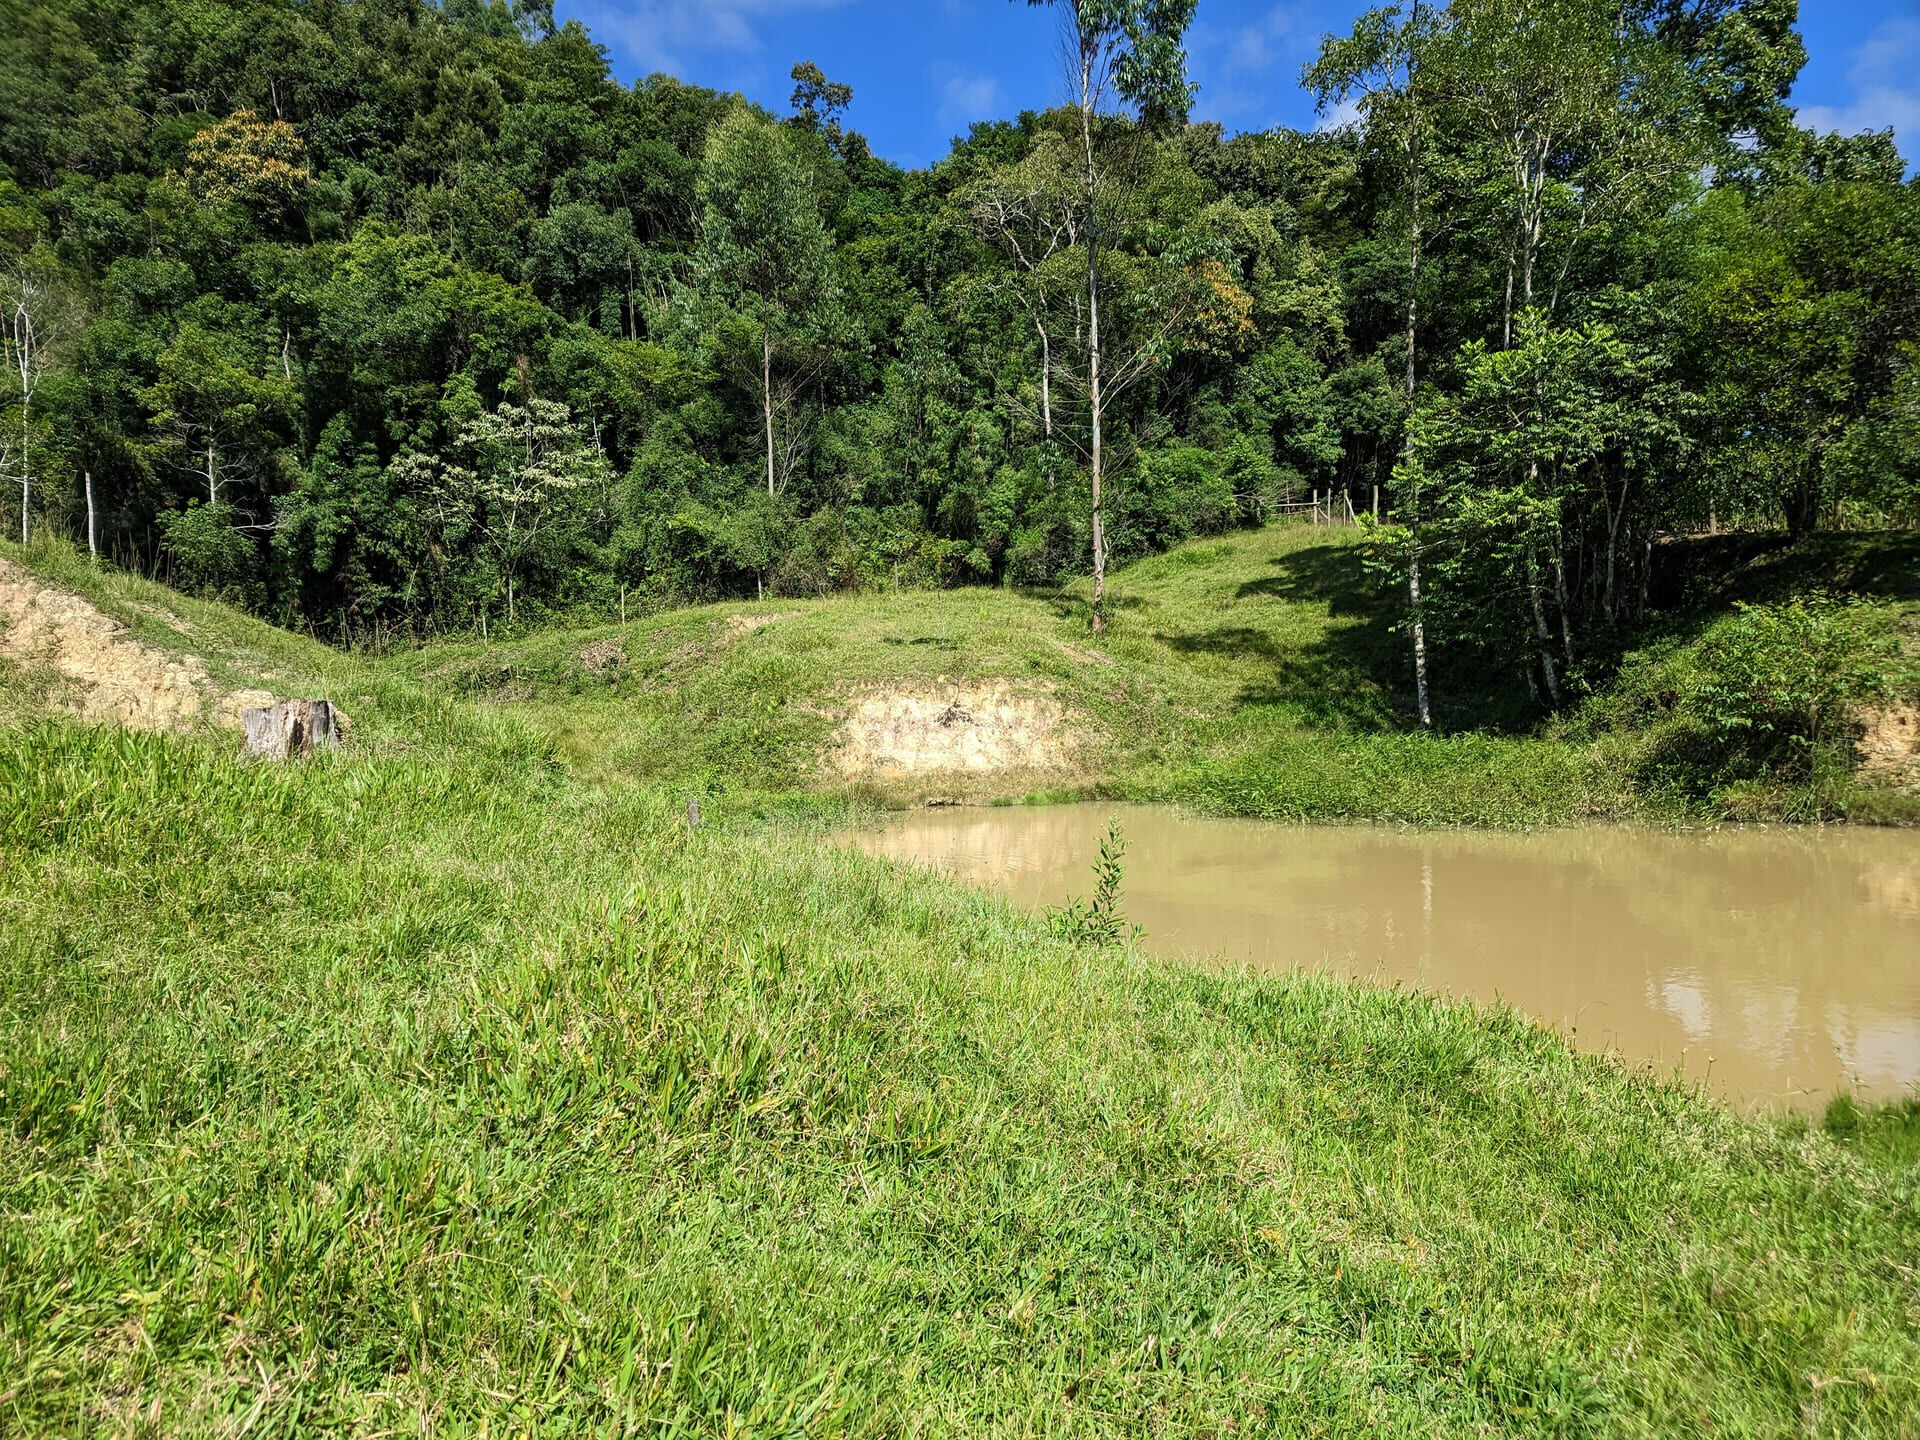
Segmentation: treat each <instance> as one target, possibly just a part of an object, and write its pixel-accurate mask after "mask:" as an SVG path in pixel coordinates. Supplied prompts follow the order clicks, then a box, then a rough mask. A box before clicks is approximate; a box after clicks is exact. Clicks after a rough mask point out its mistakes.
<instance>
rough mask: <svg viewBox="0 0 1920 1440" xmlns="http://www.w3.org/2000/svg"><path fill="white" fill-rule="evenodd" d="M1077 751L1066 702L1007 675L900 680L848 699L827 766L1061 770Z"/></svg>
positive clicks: (866, 772) (890, 775) (911, 772)
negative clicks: (956, 679) (1017, 685)
mask: <svg viewBox="0 0 1920 1440" xmlns="http://www.w3.org/2000/svg"><path fill="white" fill-rule="evenodd" d="M1079 749H1080V745H1079V740H1078V737H1077V736H1076V735H1075V734H1074V733H1073V731H1072V729H1071V727H1070V726H1069V724H1068V721H1067V715H1066V710H1065V707H1063V706H1062V705H1061V704H1060V702H1059V701H1058V700H1057V699H1055V698H1054V697H1053V696H1052V695H1051V694H1050V693H1048V692H1047V691H1045V690H1043V689H1039V688H1020V689H1016V688H1015V687H1014V686H1013V685H1011V684H1009V683H1008V682H1007V681H1004V680H982V681H974V682H971V683H964V684H942V683H938V682H936V683H933V684H925V683H912V682H909V683H899V684H892V685H888V686H886V687H884V688H875V689H871V690H866V691H862V692H859V693H857V694H855V695H853V696H852V697H850V699H849V700H848V703H847V714H846V719H845V721H844V722H843V723H842V725H841V727H840V732H839V736H838V742H837V743H836V744H835V746H834V748H833V749H832V750H831V751H830V752H829V754H828V757H827V762H828V765H829V767H830V768H831V769H832V770H833V771H834V772H836V773H837V774H839V775H841V776H842V777H844V778H846V779H850V780H901V779H908V778H913V777H918V776H926V775H956V776H959V775H992V774H999V773H1003V772H1009V771H1022V770H1026V771H1043V770H1062V769H1066V768H1067V767H1069V766H1070V765H1072V764H1073V761H1074V758H1075V756H1076V754H1077V753H1078V751H1079Z"/></svg>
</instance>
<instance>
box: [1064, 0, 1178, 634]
mask: <svg viewBox="0 0 1920 1440" xmlns="http://www.w3.org/2000/svg"><path fill="white" fill-rule="evenodd" d="M1027 3H1028V4H1029V5H1035V6H1042V5H1044V6H1048V7H1051V8H1053V9H1055V10H1057V11H1059V13H1060V15H1061V19H1062V30H1063V39H1064V41H1065V51H1066V62H1067V83H1068V87H1069V104H1070V105H1071V106H1072V107H1073V109H1074V111H1075V112H1076V118H1077V120H1078V122H1079V131H1080V165H1081V175H1080V180H1081V187H1082V189H1081V203H1082V204H1083V206H1084V207H1085V223H1084V226H1083V233H1084V235H1085V247H1086V257H1087V273H1086V300H1087V329H1086V337H1087V338H1086V375H1085V385H1086V397H1087V414H1088V426H1089V434H1088V450H1087V466H1088V472H1089V478H1090V480H1091V486H1092V531H1093V629H1094V633H1096V634H1098V633H1100V632H1101V631H1103V630H1105V629H1106V623H1107V622H1106V589H1107V536H1106V521H1105V516H1104V515H1103V513H1102V510H1101V499H1102V496H1101V489H1102V484H1103V482H1104V481H1105V478H1106V476H1105V468H1106V460H1107V454H1106V421H1107V408H1108V406H1109V405H1110V404H1111V403H1112V402H1113V400H1114V399H1115V394H1116V387H1115V385H1114V384H1113V380H1114V378H1115V377H1114V376H1112V375H1109V374H1108V373H1107V370H1106V368H1105V367H1106V361H1107V356H1106V353H1105V350H1104V349H1103V337H1102V334H1101V329H1100V326H1101V299H1102V286H1101V263H1102V259H1103V255H1102V241H1103V236H1102V233H1101V218H1102V212H1103V210H1104V209H1106V208H1108V207H1107V205H1106V199H1107V197H1106V194H1105V192H1106V191H1107V190H1108V189H1109V187H1110V185H1111V183H1112V181H1113V176H1112V174H1111V172H1110V171H1109V168H1108V167H1107V166H1106V165H1105V164H1104V163H1103V162H1104V160H1105V147H1104V146H1103V143H1102V142H1103V141H1104V140H1105V139H1106V138H1107V132H1108V130H1109V128H1110V124H1109V122H1110V118H1111V117H1110V111H1111V110H1112V109H1114V108H1120V109H1124V110H1130V111H1131V112H1132V113H1133V117H1134V118H1135V119H1137V120H1139V121H1140V122H1142V123H1144V124H1148V125H1155V124H1162V123H1166V122H1168V121H1180V120H1185V119H1186V117H1187V113H1188V112H1189V111H1190V110H1191V109H1192V108H1193V97H1194V86H1193V84H1192V83H1191V82H1190V81H1189V80H1188V79H1187V52H1186V49H1185V38H1186V33H1187V27H1188V26H1189V25H1191V24H1192V23H1193V14H1194V10H1195V8H1196V6H1197V5H1198V0H1027Z"/></svg>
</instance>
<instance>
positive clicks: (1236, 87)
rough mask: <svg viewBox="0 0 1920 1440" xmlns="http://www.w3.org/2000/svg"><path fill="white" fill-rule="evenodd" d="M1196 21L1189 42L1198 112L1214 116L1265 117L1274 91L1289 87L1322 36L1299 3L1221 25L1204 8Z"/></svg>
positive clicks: (1218, 117) (1208, 117)
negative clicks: (1196, 82)
mask: <svg viewBox="0 0 1920 1440" xmlns="http://www.w3.org/2000/svg"><path fill="white" fill-rule="evenodd" d="M1200 13H1201V16H1202V18H1201V20H1200V21H1199V22H1197V23H1196V24H1195V25H1194V28H1193V30H1192V32H1191V34H1190V35H1189V37H1188V44H1187V48H1188V50H1189V52H1190V53H1191V54H1192V56H1193V69H1194V73H1195V75H1196V76H1197V77H1198V78H1199V80H1200V104H1199V106H1198V113H1199V114H1200V115H1201V116H1202V117H1204V118H1206V119H1211V120H1229V119H1236V118H1241V117H1258V118H1261V119H1264V118H1265V117H1266V116H1267V114H1268V112H1269V111H1271V110H1272V109H1273V100H1274V95H1275V92H1276V91H1291V90H1292V89H1293V88H1294V86H1295V85H1296V84H1297V83H1298V76H1299V70H1300V66H1301V64H1302V63H1303V62H1304V61H1305V60H1307V59H1309V58H1311V55H1312V51H1313V49H1314V47H1315V45H1316V43H1317V41H1318V38H1319V37H1318V36H1317V35H1315V34H1313V33H1312V32H1311V31H1310V29H1309V28H1308V26H1307V25H1306V24H1305V22H1304V21H1303V19H1302V15H1301V11H1300V7H1299V6H1298V5H1294V4H1288V5H1275V6H1273V7H1272V8H1271V9H1269V10H1268V11H1266V12H1265V13H1264V14H1262V15H1261V16H1260V17H1259V18H1258V19H1256V20H1254V21H1252V22H1251V23H1250V24H1246V25H1238V26H1234V27H1232V28H1231V29H1223V28H1218V27H1215V26H1211V25H1209V24H1207V22H1206V19H1205V15H1206V11H1205V10H1204V9H1203V10H1202V11H1201V12H1200Z"/></svg>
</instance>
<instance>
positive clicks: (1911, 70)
mask: <svg viewBox="0 0 1920 1440" xmlns="http://www.w3.org/2000/svg"><path fill="white" fill-rule="evenodd" d="M1847 80H1848V82H1849V83H1850V84H1851V85H1852V87H1853V98H1852V99H1851V100H1850V101H1849V102H1848V103H1847V104H1845V105H1803V106H1801V107H1800V123H1801V124H1802V125H1805V126H1809V127H1810V128H1812V129H1815V130H1819V131H1823V132H1824V131H1828V130H1838V131H1839V132H1840V133H1841V134H1843V135H1857V134H1859V133H1860V132H1861V131H1862V130H1885V129H1888V128H1891V129H1892V130H1893V132H1894V135H1895V136H1896V137H1897V138H1898V139H1899V140H1900V142H1901V150H1902V152H1903V153H1905V154H1908V155H1909V156H1911V155H1912V154H1913V153H1914V151H1915V148H1916V146H1920V20H1889V21H1888V22H1887V23H1886V24H1884V25H1882V26H1881V27H1880V28H1879V29H1877V30H1875V31H1874V32H1873V36H1872V38H1871V39H1869V40H1868V41H1867V42H1866V44H1864V45H1862V46H1861V47H1860V48H1859V49H1858V50H1856V51H1854V52H1853V65H1852V66H1851V67H1850V68H1849V70H1848V71H1847Z"/></svg>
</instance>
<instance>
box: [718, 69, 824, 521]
mask: <svg viewBox="0 0 1920 1440" xmlns="http://www.w3.org/2000/svg"><path fill="white" fill-rule="evenodd" d="M697 194H698V196H699V200H700V217H701V221H700V243H699V247H698V249H696V251H695V252H694V257H693V280H692V284H691V285H689V286H688V287H686V289H685V290H684V292H683V298H684V300H685V302H686V304H687V308H688V311H689V313H690V314H691V315H692V316H693V318H694V319H695V321H696V323H697V325H698V326H699V328H700V329H701V330H702V331H703V332H704V333H705V334H706V335H707V337H708V339H709V343H710V344H711V345H712V347H713V348H714V349H715V350H716V351H717V352H718V353H719V354H720V356H721V357H722V358H723V360H724V362H725V364H726V366H727V368H728V369H729V370H731V371H732V373H733V374H734V377H735V379H736V380H738V381H739V382H741V383H742V385H743V387H744V388H746V389H747V390H748V391H749V392H751V393H753V394H754V395H755V396H756V397H757V399H758V401H759V409H760V431H761V440H762V444H763V446H764V460H765V468H766V483H767V493H768V494H769V495H777V494H779V493H780V492H781V490H782V489H784V488H785V486H786V482H787V481H788V480H789V479H790V478H791V477H792V474H793V470H794V468H795V465H796V462H797V460H798V459H799V453H800V450H801V440H802V438H803V430H802V427H801V424H800V421H801V419H802V416H801V415H800V413H799V411H800V407H801V405H802V403H803V402H804V400H805V398H806V395H807V392H808V391H809V389H810V388H811V387H812V386H813V385H814V383H815V382H816V381H817V380H818V379H819V378H820V376H821V374H822V373H823V372H824V371H825V370H826V368H827V366H828V365H829V364H830V362H831V360H832V357H833V354H834V352H835V350H836V348H837V347H838V345H839V343H840V341H841V340H842V339H843V338H844V333H845V330H846V326H847V319H846V313H845V307H844V305H843V303H842V294H841V285H840V278H839V274H838V271H837V268H836V262H835V259H834V253H833V237H832V235H830V234H829V233H828V231H827V227H826V225H825V223H824V222H823V221H822V220H821V218H820V210H819V206H818V204H817V202H816V200H815V197H814V193H813V189H812V186H811V185H810V184H809V182H808V176H807V173H806V169H805V166H804V165H803V164H802V163H801V160H800V157H799V156H798V155H796V154H795V152H794V143H793V139H792V137H791V136H790V135H789V133H788V132H787V131H786V129H785V128H784V127H781V126H778V125H774V124H771V123H769V122H768V121H766V120H764V119H762V118H760V117H759V116H756V115H755V114H753V112H752V111H750V110H748V109H747V107H746V106H745V105H740V106H736V107H735V108H734V109H733V110H732V111H730V112H729V113H728V114H727V116H726V118H725V119H723V120H721V121H720V123H719V124H717V125H716V126H714V128H713V132H712V134H711V135H709V136H708V138H707V148H706V156H705V160H704V163H703V165H702V167H701V171H700V179H699V184H698V189H697Z"/></svg>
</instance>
